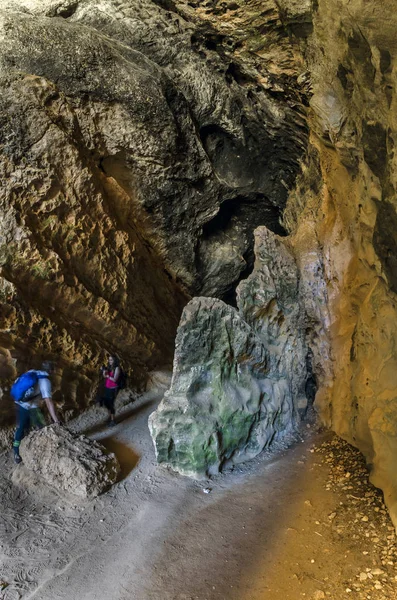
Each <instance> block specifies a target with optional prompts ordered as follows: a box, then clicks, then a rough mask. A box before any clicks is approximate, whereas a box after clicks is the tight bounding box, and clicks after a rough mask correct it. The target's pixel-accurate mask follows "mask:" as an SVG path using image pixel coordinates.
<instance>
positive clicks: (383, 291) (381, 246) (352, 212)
mask: <svg viewBox="0 0 397 600" xmlns="http://www.w3.org/2000/svg"><path fill="white" fill-rule="evenodd" d="M313 24H314V32H313V37H312V41H311V43H310V45H309V48H308V51H307V59H308V64H309V66H310V71H311V85H312V89H313V97H312V100H311V113H310V127H311V131H312V134H311V150H310V157H309V159H308V162H307V165H306V169H305V173H304V175H303V176H302V180H301V182H300V185H298V186H297V189H296V191H295V192H294V194H291V197H290V203H289V206H288V208H287V212H286V216H285V218H286V224H287V227H289V229H290V230H291V232H292V236H291V238H292V239H291V243H292V245H293V247H294V250H295V253H296V255H297V257H298V260H300V262H301V263H302V266H303V268H302V270H301V276H302V286H303V293H304V298H305V301H306V307H308V306H309V307H311V311H312V317H313V319H312V323H313V325H314V326H315V327H314V329H313V331H312V339H313V344H312V347H313V349H314V353H315V363H316V372H317V376H318V379H319V384H320V387H319V392H318V394H317V397H316V406H317V409H318V411H319V414H320V416H321V418H322V419H323V421H324V422H325V423H326V424H327V425H328V426H330V427H332V428H333V429H334V430H335V431H336V432H337V433H338V434H339V435H341V436H342V437H344V438H345V439H347V440H348V441H349V442H351V443H352V444H354V445H355V446H358V447H359V448H360V450H362V451H363V453H364V454H365V456H366V457H367V460H368V462H369V464H370V467H371V476H372V481H373V482H374V483H375V485H377V486H379V487H381V488H382V489H383V490H384V493H385V499H386V502H387V504H388V506H389V508H390V510H391V514H392V517H393V519H394V521H395V523H397V476H396V472H395V456H396V451H397V435H396V434H397V431H396V422H397V418H396V417H397V413H396V393H397V369H396V365H397V352H396V339H397V338H396V335H397V325H396V323H397V318H396V317H397V315H396V286H395V277H396V264H397V262H396V258H397V254H396V248H397V246H396V242H395V240H396V233H395V231H396V227H395V223H396V209H397V201H396V183H397V182H396V177H397V170H396V154H395V144H396V134H397V129H396V127H397V122H396V114H397V112H396V53H397V44H396V36H395V30H396V13H395V4H394V3H393V2H377V1H376V0H372V1H369V2H364V1H361V0H352V1H351V2H349V3H346V2H342V1H339V0H331V1H328V0H327V1H325V0H319V2H318V3H317V7H316V10H315V12H314V13H313ZM316 172H317V174H316ZM316 273H317V274H318V275H320V277H317V278H316V277H315V274H316ZM315 279H317V283H316V284H314V282H315ZM321 280H322V283H320V281H321ZM319 286H320V288H321V289H320V290H319ZM319 292H320V293H319Z"/></svg>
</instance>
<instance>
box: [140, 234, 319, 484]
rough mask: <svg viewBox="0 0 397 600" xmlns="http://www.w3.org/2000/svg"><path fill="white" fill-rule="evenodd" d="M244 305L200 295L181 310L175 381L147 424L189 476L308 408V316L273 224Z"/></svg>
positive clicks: (225, 461) (242, 450)
mask: <svg viewBox="0 0 397 600" xmlns="http://www.w3.org/2000/svg"><path fill="white" fill-rule="evenodd" d="M255 251H256V257H257V259H256V263H255V269H254V272H253V274H252V275H251V276H250V278H249V279H248V280H246V281H244V282H243V283H241V284H240V286H239V289H238V298H239V301H238V303H239V311H237V310H235V309H234V308H232V307H230V306H227V305H226V304H224V303H223V302H221V301H220V300H215V299H212V298H195V299H193V300H192V301H191V302H190V303H189V304H188V306H187V307H186V308H185V310H184V312H183V316H182V319H181V323H180V325H179V328H178V334H177V338H176V352H175V359H174V372H173V378H172V382H171V387H170V389H169V390H168V392H167V393H166V394H165V397H164V400H163V401H162V403H161V404H160V406H159V408H158V409H157V411H156V412H154V413H152V415H151V416H150V420H149V426H150V430H151V434H152V437H153V440H154V443H155V448H156V455H157V460H158V461H159V462H160V463H166V464H169V465H170V466H171V467H172V468H173V469H175V470H177V471H179V472H181V473H183V474H186V475H192V476H205V475H208V474H213V473H217V472H219V470H222V469H223V468H224V467H226V466H230V465H231V464H235V463H238V462H241V461H244V460H247V459H249V458H252V457H253V456H256V455H257V454H258V453H259V452H261V451H262V450H263V449H264V448H265V447H267V446H269V445H270V444H271V443H272V442H273V441H274V440H275V439H279V438H280V436H282V435H285V434H286V433H287V432H291V431H292V430H293V429H294V427H295V425H296V424H297V422H298V421H299V416H300V415H302V414H304V411H305V409H306V404H307V401H306V396H305V386H306V382H307V379H308V377H309V374H308V372H307V368H306V366H307V365H306V360H307V347H306V343H305V327H304V323H305V319H304V312H303V311H302V307H301V306H300V304H299V299H298V294H299V286H298V270H297V266H296V263H295V260H294V258H293V256H292V255H291V253H290V251H289V250H288V249H287V247H286V246H285V245H284V244H283V241H282V238H277V236H275V235H274V234H272V233H270V232H269V230H268V229H266V228H259V229H258V230H257V232H256V246H255Z"/></svg>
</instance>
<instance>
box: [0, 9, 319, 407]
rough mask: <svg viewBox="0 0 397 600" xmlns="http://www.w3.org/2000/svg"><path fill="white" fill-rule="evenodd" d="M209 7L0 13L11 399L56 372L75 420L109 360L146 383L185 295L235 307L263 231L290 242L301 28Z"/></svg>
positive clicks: (167, 347)
mask: <svg viewBox="0 0 397 600" xmlns="http://www.w3.org/2000/svg"><path fill="white" fill-rule="evenodd" d="M215 8H216V7H215V4H214V5H213V7H209V8H208V10H204V11H203V10H201V7H200V6H198V7H194V6H189V5H188V4H187V3H184V2H181V3H175V4H174V3H173V2H170V3H168V2H165V3H162V2H151V1H149V0H144V1H143V0H140V1H139V2H138V1H137V0H129V1H127V2H122V3H121V2H119V1H117V0H84V1H83V0H81V1H79V0H76V1H75V0H73V1H71V0H36V1H35V0H4V1H3V2H2V3H1V7H0V90H1V91H0V121H1V128H0V177H1V191H0V194H1V195H0V211H1V220H0V264H1V273H0V275H1V277H2V279H1V285H0V293H1V316H2V329H1V333H0V348H1V357H2V359H1V364H0V369H1V378H2V390H4V393H5V394H6V393H7V386H8V384H9V382H10V381H11V379H12V378H13V377H14V376H15V374H16V372H17V371H20V370H22V369H23V368H25V367H28V366H37V363H38V362H39V360H40V358H41V356H43V355H45V356H51V357H52V358H55V359H57V360H58V382H57V383H58V390H59V394H58V400H59V401H60V402H61V403H62V404H63V406H64V409H65V410H69V409H70V410H74V409H75V408H76V407H77V406H79V405H80V406H81V405H82V404H84V402H85V401H86V400H87V398H88V392H89V389H90V385H91V382H92V376H93V371H94V369H96V368H97V367H98V365H99V363H100V361H101V360H103V351H104V349H107V350H109V351H113V352H114V351H115V352H118V353H119V354H120V355H121V357H122V358H123V360H124V363H125V364H126V365H127V366H128V367H129V369H130V371H131V372H132V377H131V381H132V382H135V383H136V384H139V383H140V382H143V381H144V379H145V377H146V372H147V370H148V369H151V368H153V367H156V366H158V365H163V364H166V363H167V362H168V363H169V362H170V360H171V357H172V352H173V344H174V338H175V331H176V326H177V323H178V321H179V318H180V314H181V311H182V308H183V306H184V305H185V304H186V302H187V301H188V299H189V296H190V295H191V294H198V293H200V294H206V295H212V296H217V297H227V296H228V295H229V294H231V295H232V296H233V290H234V288H235V286H236V285H237V283H238V282H239V280H240V279H241V277H242V276H245V275H247V274H248V273H249V271H250V270H251V269H252V267H253V260H254V259H253V231H254V229H255V227H256V226H258V225H263V224H266V225H267V226H268V227H269V228H270V229H271V230H273V231H276V232H278V233H283V232H284V229H283V226H282V225H281V224H280V216H281V214H282V210H283V208H284V207H285V204H286V201H287V197H288V190H289V189H291V188H292V187H293V185H294V181H295V178H296V174H297V173H298V172H299V168H300V167H299V160H300V158H301V157H302V156H303V153H304V151H305V147H306V142H307V133H308V130H307V126H306V121H305V119H304V111H305V107H304V105H305V103H306V82H305V79H304V78H303V79H302V80H299V81H298V79H299V77H298V75H299V74H300V73H302V60H301V55H300V54H299V52H298V51H297V50H296V48H297V46H296V44H295V42H294V41H293V40H292V39H291V38H290V37H289V35H288V32H287V29H286V24H285V23H286V22H287V21H288V19H290V21H291V19H292V21H294V19H295V17H291V15H290V12H289V11H288V10H284V9H283V10H282V11H281V12H280V9H279V8H278V7H277V5H276V4H275V3H273V2H269V3H268V6H267V7H266V10H265V11H263V13H262V11H259V13H258V10H257V7H256V3H253V4H252V6H251V7H250V8H249V10H245V8H244V6H238V7H237V9H236V10H233V11H231V12H230V11H229V12H227V11H226V12H227V14H226V15H225V18H224V19H223V17H222V15H218V14H216V13H217V11H216V10H215ZM306 8H307V7H306ZM196 9H197V10H196ZM212 9H214V10H212ZM214 11H215V12H214ZM298 13H299V14H300V13H301V14H300V16H299V18H298V17H297V18H296V19H295V21H296V22H297V23H298V22H299V23H300V25H299V27H301V26H302V27H303V29H306V26H307V23H308V21H310V11H309V12H308V11H307V10H306V9H305V10H303V9H302V8H299V10H298ZM288 15H289V16H288ZM219 17H221V18H219ZM282 19H286V21H283V20H282ZM292 21H291V22H292ZM238 23H240V26H237V24H238ZM259 31H266V34H263V33H259ZM280 57H282V59H281V60H279V59H280ZM265 63H266V66H264V64H265ZM35 361H36V362H35Z"/></svg>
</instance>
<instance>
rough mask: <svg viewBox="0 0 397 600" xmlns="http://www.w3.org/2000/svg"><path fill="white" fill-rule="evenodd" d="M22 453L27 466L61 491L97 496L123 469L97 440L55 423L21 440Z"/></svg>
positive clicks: (70, 493)
mask: <svg viewBox="0 0 397 600" xmlns="http://www.w3.org/2000/svg"><path fill="white" fill-rule="evenodd" d="M21 456H22V458H23V463H24V465H25V467H26V468H27V469H30V470H31V471H33V472H34V473H36V474H37V475H38V476H39V477H40V478H41V479H42V480H43V481H45V482H46V483H47V484H48V485H50V486H51V487H53V488H55V489H56V490H57V491H58V492H61V493H64V494H67V495H71V496H78V497H79V498H83V499H84V498H88V499H90V498H95V497H96V496H98V495H99V494H101V493H102V492H104V491H105V490H107V489H108V488H109V487H110V486H111V485H113V483H115V482H116V480H117V477H118V475H119V472H120V465H119V463H118V461H117V458H116V456H115V455H114V454H108V453H106V451H105V449H104V448H103V447H102V446H101V445H100V444H98V443H97V442H94V441H91V440H89V439H88V438H86V437H85V436H83V435H81V436H79V437H77V436H75V435H73V434H72V433H70V432H69V431H68V430H67V429H65V428H64V427H60V426H55V425H52V426H50V427H45V428H44V429H41V430H40V431H35V432H33V433H31V434H30V435H28V436H27V437H26V438H24V439H23V440H22V443H21Z"/></svg>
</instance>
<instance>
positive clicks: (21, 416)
mask: <svg viewBox="0 0 397 600" xmlns="http://www.w3.org/2000/svg"><path fill="white" fill-rule="evenodd" d="M16 410H17V428H16V430H15V435H14V443H13V448H14V459H15V462H16V463H20V462H21V461H22V459H21V457H20V455H19V446H20V444H21V440H22V438H23V437H24V435H25V433H26V432H27V431H28V429H29V425H30V411H29V410H26V408H22V406H19V404H17V405H16Z"/></svg>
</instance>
